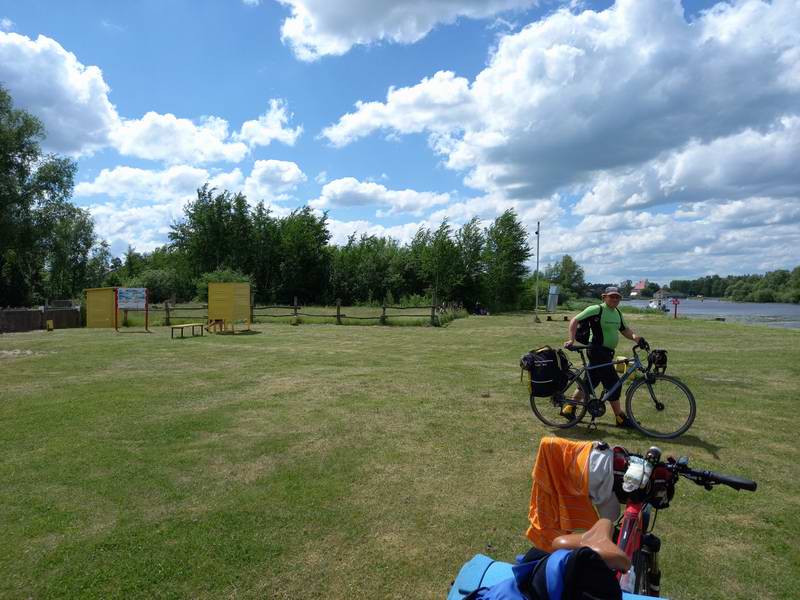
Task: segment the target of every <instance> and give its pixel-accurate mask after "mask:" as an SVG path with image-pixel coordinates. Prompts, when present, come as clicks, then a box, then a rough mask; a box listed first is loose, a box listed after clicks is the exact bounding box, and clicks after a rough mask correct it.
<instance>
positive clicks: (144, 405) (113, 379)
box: [0, 314, 800, 600]
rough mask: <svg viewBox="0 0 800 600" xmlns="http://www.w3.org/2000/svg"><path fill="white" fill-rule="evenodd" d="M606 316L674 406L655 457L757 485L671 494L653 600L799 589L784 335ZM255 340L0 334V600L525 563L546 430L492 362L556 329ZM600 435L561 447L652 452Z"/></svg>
mask: <svg viewBox="0 0 800 600" xmlns="http://www.w3.org/2000/svg"><path fill="white" fill-rule="evenodd" d="M627 320H629V321H630V323H631V325H632V326H633V327H634V328H636V329H637V330H639V331H640V332H641V333H643V334H644V335H646V337H647V338H648V340H649V341H650V342H651V343H652V344H653V345H654V346H657V347H665V348H668V349H669V352H670V353H669V357H670V366H669V370H668V373H671V374H673V375H678V376H680V377H681V378H682V379H684V381H685V382H686V383H688V384H689V385H690V387H691V388H692V389H693V391H694V393H695V396H696V398H697V402H698V416H697V420H696V421H695V423H694V426H693V427H692V429H691V430H690V431H689V432H688V433H687V434H686V435H685V436H683V437H682V438H680V439H679V440H676V441H672V442H664V443H661V444H659V445H660V446H661V447H662V449H663V450H664V451H665V454H675V455H681V454H687V455H690V456H691V459H692V460H691V463H692V464H693V466H695V467H700V466H702V467H705V468H710V469H713V470H717V471H721V472H729V473H734V474H739V475H742V476H745V477H749V478H752V479H755V480H757V481H758V483H759V490H758V492H756V493H755V494H749V493H746V492H740V493H737V492H734V491H733V490H730V489H729V488H724V487H721V488H717V489H715V490H714V491H713V492H706V491H705V490H703V489H701V488H698V487H696V486H694V485H692V484H691V483H690V482H688V481H685V480H684V481H681V482H680V483H679V485H678V488H677V492H676V496H675V499H674V501H673V505H672V506H671V507H670V508H669V509H668V510H665V511H663V513H662V514H660V515H659V517H658V522H657V525H656V533H658V534H660V536H661V537H662V540H663V542H664V546H663V549H662V553H661V561H662V569H663V573H664V576H663V579H662V589H663V592H664V594H665V595H668V596H670V597H673V598H681V599H691V598H697V599H701V598H703V599H705V598H720V599H722V598H725V599H728V598H742V599H748V600H750V599H753V598H758V599H770V598H775V599H777V598H783V599H786V600H789V599H796V598H798V597H800V584H799V583H798V579H800V552H798V550H797V539H798V537H800V516H798V514H799V513H800V442H799V441H798V439H797V438H798V425H800V419H798V401H799V400H800V399H799V398H798V387H800V368H799V367H798V364H800V332H798V331H787V330H779V329H768V328H762V327H753V326H744V325H736V324H731V323H718V322H702V321H696V320H691V321H690V320H677V321H674V320H671V319H667V318H664V317H661V316H650V315H634V314H631V315H629V316H628V319H627ZM256 330H257V332H256V333H253V334H250V335H247V334H242V335H235V336H231V335H216V336H213V335H211V336H209V335H207V336H206V337H203V338H199V337H198V338H192V339H185V340H170V337H169V330H168V329H165V328H156V329H155V333H154V334H151V335H148V334H143V333H114V332H113V331H105V330H62V331H56V332H53V333H44V332H32V333H25V334H8V335H0V378H1V379H0V381H2V384H1V385H2V387H0V423H2V435H0V482H2V483H1V484H0V536H2V537H1V538H0V597H3V598H51V597H61V598H86V597H88V598H112V597H116V598H154V597H159V598H187V597H192V598H291V599H296V598H302V597H315V598H316V597H320V598H371V599H377V598H400V597H404V598H439V599H443V598H444V597H445V595H446V594H447V591H448V588H449V585H450V582H451V581H452V579H453V577H454V576H455V574H456V573H457V571H458V569H459V567H460V566H461V564H462V563H463V562H464V561H465V560H467V559H468V558H470V557H471V556H472V555H473V554H475V553H477V552H485V553H489V554H491V555H493V556H494V557H496V558H499V559H504V560H512V559H513V557H514V555H515V554H517V553H519V552H522V551H524V550H525V549H526V547H527V544H526V539H525V537H524V531H525V527H526V524H527V508H528V499H529V495H530V472H531V468H532V466H533V459H534V453H535V451H536V448H537V445H538V441H539V438H540V437H541V436H543V435H546V434H548V433H549V432H548V430H546V429H545V428H544V427H543V426H542V425H541V424H540V423H539V422H538V421H537V420H535V418H534V416H533V414H532V412H531V410H530V408H529V406H528V402H527V397H526V392H525V388H524V387H523V385H521V384H520V382H519V369H518V368H517V364H518V360H519V357H520V355H521V354H523V353H524V352H525V351H527V350H528V349H530V348H532V347H535V346H538V345H541V344H544V343H550V344H556V343H559V342H560V341H561V340H562V339H563V338H564V332H565V330H566V323H563V322H561V321H556V322H544V323H541V324H538V325H537V324H534V323H533V322H532V319H531V317H530V316H525V315H509V316H497V317H495V316H492V317H472V318H469V319H458V320H456V321H453V322H451V323H450V324H449V325H448V326H446V327H441V328H432V327H337V326H335V325H327V324H321V325H301V326H300V327H291V326H289V325H287V324H263V325H257V326H256ZM622 353H623V354H628V352H625V351H622ZM610 424H611V418H610V417H608V416H606V417H604V418H603V420H602V423H601V425H600V428H599V429H598V430H597V431H596V432H592V433H587V431H586V429H585V427H580V428H578V429H574V430H572V431H568V432H565V433H562V435H566V436H569V437H572V438H574V439H605V440H607V441H609V442H611V443H619V444H622V445H624V446H627V447H629V448H631V449H634V450H640V451H643V450H646V448H647V447H648V446H649V445H650V444H651V441H650V440H647V439H644V438H642V437H641V436H640V435H639V434H637V433H634V432H630V431H626V430H621V431H618V430H617V429H616V428H614V427H611V426H610Z"/></svg>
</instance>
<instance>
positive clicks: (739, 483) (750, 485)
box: [704, 471, 758, 492]
mask: <svg viewBox="0 0 800 600" xmlns="http://www.w3.org/2000/svg"><path fill="white" fill-rule="evenodd" d="M704 475H705V477H706V479H708V480H709V481H715V482H717V483H721V484H722V485H727V486H728V487H732V488H733V489H735V490H747V491H749V492H755V491H756V488H757V487H758V484H757V483H756V482H755V481H750V480H749V479H745V478H744V477H737V476H736V475H723V474H722V473H714V472H713V471H706V472H705V473H704Z"/></svg>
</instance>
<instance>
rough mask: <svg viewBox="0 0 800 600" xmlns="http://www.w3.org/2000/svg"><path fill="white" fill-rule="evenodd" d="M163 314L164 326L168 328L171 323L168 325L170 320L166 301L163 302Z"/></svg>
mask: <svg viewBox="0 0 800 600" xmlns="http://www.w3.org/2000/svg"><path fill="white" fill-rule="evenodd" d="M164 313H165V316H164V325H166V326H167V327H169V326H170V325H172V323H170V320H169V302H168V301H167V300H164Z"/></svg>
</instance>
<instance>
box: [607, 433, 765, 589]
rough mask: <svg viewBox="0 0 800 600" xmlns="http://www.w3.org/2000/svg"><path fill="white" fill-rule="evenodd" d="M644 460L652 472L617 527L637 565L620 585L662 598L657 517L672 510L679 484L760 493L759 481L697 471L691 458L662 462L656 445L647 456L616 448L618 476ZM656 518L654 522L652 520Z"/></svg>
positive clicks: (628, 501)
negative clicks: (686, 482)
mask: <svg viewBox="0 0 800 600" xmlns="http://www.w3.org/2000/svg"><path fill="white" fill-rule="evenodd" d="M636 460H638V461H641V462H642V464H647V465H649V468H650V469H652V471H651V474H650V475H649V477H646V479H647V481H643V484H642V487H641V488H639V489H637V490H635V491H634V492H631V493H629V494H628V495H627V498H626V503H625V512H624V514H623V515H622V518H621V519H620V521H619V523H618V527H617V531H618V534H617V536H616V537H617V546H619V547H620V548H621V549H622V550H624V551H625V554H626V555H627V556H628V557H629V558H630V560H631V564H632V565H633V566H632V568H631V570H630V571H628V573H625V574H621V575H620V586H621V587H622V589H623V590H624V591H627V592H632V593H634V594H641V595H643V596H658V595H659V593H660V589H661V588H660V582H661V571H660V569H659V566H658V553H659V551H660V549H661V540H660V538H658V537H657V536H655V535H654V534H653V532H652V531H653V526H654V525H655V522H656V514H657V512H658V511H659V510H662V509H665V508H668V507H669V503H670V501H671V500H672V497H673V495H674V493H675V483H676V482H677V481H678V478H679V477H684V478H686V479H688V480H690V481H693V482H694V483H695V484H697V485H701V486H703V487H704V488H706V489H707V490H711V489H712V488H713V487H714V486H715V485H720V484H721V485H726V486H728V487H731V488H733V489H735V490H737V491H738V490H747V491H750V492H754V491H756V487H757V484H756V482H755V481H751V480H749V479H744V478H742V477H736V476H733V475H722V474H720V473H714V472H713V471H695V470H693V469H690V468H689V459H688V458H687V457H685V456H682V457H681V458H679V459H678V460H677V461H676V460H675V459H674V458H673V457H671V456H670V457H668V458H667V460H666V462H662V461H661V450H659V449H658V448H656V447H655V446H654V447H652V448H650V450H648V451H647V454H646V455H645V456H641V455H638V454H631V453H628V451H627V450H625V449H624V448H622V447H619V446H618V447H615V448H614V473H615V478H618V477H619V475H620V473H622V472H624V471H626V470H627V469H628V467H629V465H630V464H631V461H636ZM651 516H652V519H651Z"/></svg>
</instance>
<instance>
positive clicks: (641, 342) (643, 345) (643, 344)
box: [638, 336, 650, 350]
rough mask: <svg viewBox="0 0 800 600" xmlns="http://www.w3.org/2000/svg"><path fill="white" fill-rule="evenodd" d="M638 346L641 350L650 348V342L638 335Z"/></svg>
mask: <svg viewBox="0 0 800 600" xmlns="http://www.w3.org/2000/svg"><path fill="white" fill-rule="evenodd" d="M638 346H639V348H641V349H642V350H650V344H648V343H647V340H646V339H644V338H643V337H642V336H639V342H638Z"/></svg>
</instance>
